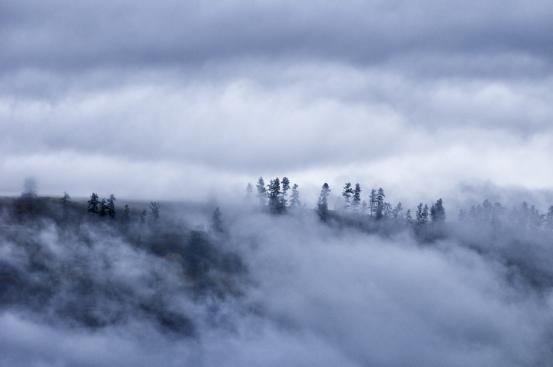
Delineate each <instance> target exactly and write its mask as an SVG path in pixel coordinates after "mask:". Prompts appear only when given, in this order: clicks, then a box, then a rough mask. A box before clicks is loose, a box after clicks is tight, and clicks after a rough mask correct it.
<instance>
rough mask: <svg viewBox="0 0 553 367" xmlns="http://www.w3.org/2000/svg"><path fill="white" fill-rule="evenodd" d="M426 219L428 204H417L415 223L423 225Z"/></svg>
mask: <svg viewBox="0 0 553 367" xmlns="http://www.w3.org/2000/svg"><path fill="white" fill-rule="evenodd" d="M427 221H428V205H423V204H422V203H420V204H419V205H418V206H417V224H418V225H423V224H426V222H427Z"/></svg>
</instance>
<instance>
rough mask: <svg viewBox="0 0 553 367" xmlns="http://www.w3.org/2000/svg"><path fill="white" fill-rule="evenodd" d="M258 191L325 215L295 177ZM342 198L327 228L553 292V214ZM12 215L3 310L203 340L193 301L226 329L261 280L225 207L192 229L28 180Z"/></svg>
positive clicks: (282, 210)
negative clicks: (228, 314) (55, 194)
mask: <svg viewBox="0 0 553 367" xmlns="http://www.w3.org/2000/svg"><path fill="white" fill-rule="evenodd" d="M255 191H256V192H255V193H254V187H253V185H251V184H248V186H247V189H246V192H247V201H249V202H250V203H251V202H257V204H255V205H253V210H254V211H256V210H258V211H259V210H260V211H262V212H266V213H267V214H269V215H274V216H282V215H290V216H291V217H292V218H294V216H299V215H308V214H309V213H312V212H313V209H312V207H311V208H307V207H306V206H305V204H303V203H302V202H301V200H300V192H299V187H298V185H297V184H293V185H292V184H291V182H290V180H289V179H288V178H286V177H284V178H283V179H282V180H280V179H279V178H275V179H272V180H270V182H269V183H268V184H265V182H264V180H263V178H259V180H258V182H257V185H256V190H255ZM331 193H332V191H331V188H330V187H329V185H328V184H326V183H325V184H324V185H322V188H321V192H320V196H319V199H318V201H317V203H316V206H315V208H314V211H315V213H316V215H317V216H318V218H319V219H320V222H321V223H322V224H323V225H325V226H329V227H330V228H334V229H336V230H337V231H342V230H356V231H361V232H366V233H372V234H378V235H381V236H394V235H396V234H398V233H400V232H409V233H412V234H413V236H414V238H416V240H417V242H418V243H419V244H420V245H421V246H431V245H436V246H440V243H441V242H444V241H446V240H447V241H449V242H455V243H457V244H459V245H462V246H465V247H467V248H469V249H471V250H474V251H477V252H478V253H481V254H483V255H484V256H487V257H489V258H491V259H493V260H494V261H499V262H501V263H503V264H505V265H507V267H508V269H510V270H511V271H510V273H509V274H508V276H509V277H510V278H511V281H512V282H513V284H515V285H516V284H519V283H520V284H525V285H528V284H529V285H531V286H532V287H533V289H538V290H539V289H545V288H548V287H551V286H553V270H551V267H550V266H549V264H550V261H549V259H551V258H553V251H552V246H551V245H552V239H553V207H551V208H549V210H548V212H547V213H540V212H539V211H538V210H537V209H536V208H535V207H534V206H530V205H528V204H527V203H523V204H522V205H520V206H519V207H516V208H513V209H507V208H506V207H504V206H503V205H502V204H500V203H493V204H492V203H491V202H489V201H487V200H486V201H484V202H483V203H482V204H480V205H476V206H473V207H471V208H470V209H468V210H462V211H461V212H460V214H459V220H458V221H446V209H445V207H444V203H443V201H442V199H438V200H436V201H435V202H434V203H432V204H431V205H428V204H424V203H420V204H419V205H418V206H417V207H416V209H414V210H413V211H412V210H410V209H407V210H406V209H404V207H403V205H402V204H401V203H397V204H394V205H393V204H391V203H390V202H389V201H387V198H386V194H385V192H384V190H383V189H382V188H379V189H372V190H370V191H369V193H368V195H364V194H363V189H362V187H361V185H360V184H355V185H352V184H351V183H346V184H345V186H344V188H343V190H342V191H341V193H340V194H341V198H342V201H341V202H342V203H343V206H342V207H339V208H330V206H329V199H330V195H331ZM254 195H255V196H256V197H254ZM364 197H366V199H363V198H364ZM131 206H132V207H131ZM245 206H247V205H245ZM250 208H251V207H249V208H248V210H250ZM0 213H1V219H0V245H1V248H0V250H1V251H2V253H4V254H6V253H8V252H9V253H10V254H9V256H0V307H2V308H16V309H18V310H23V309H25V310H28V311H31V312H32V313H33V314H35V315H41V317H43V318H46V320H49V321H51V322H60V320H62V321H63V322H65V323H69V324H70V325H75V326H85V327H88V328H91V329H97V328H101V327H106V326H110V325H117V324H121V323H128V322H132V321H133V320H134V319H140V320H144V319H146V320H150V321H151V325H152V326H154V327H156V328H159V329H160V330H162V331H164V332H170V333H175V334H177V335H183V336H191V335H195V333H196V331H197V328H196V327H195V325H196V323H197V322H198V320H196V319H195V318H194V317H193V316H192V315H191V313H190V312H187V311H186V310H187V308H186V307H182V304H183V303H184V304H192V305H193V304H194V303H201V304H202V305H208V307H209V315H210V319H209V320H208V322H214V323H218V322H221V324H222V325H223V324H224V322H223V321H221V320H222V319H221V317H219V316H220V315H218V309H219V305H220V304H222V303H223V302H226V301H229V300H239V299H240V297H241V295H242V294H243V292H245V291H246V289H245V288H246V287H247V286H248V285H249V284H252V283H251V280H250V279H248V271H247V267H246V265H245V262H244V261H243V260H242V258H241V256H240V255H239V254H238V253H237V252H235V251H233V250H232V249H231V248H232V247H229V246H228V244H229V243H230V242H231V241H232V239H231V231H230V230H229V228H228V225H229V224H228V223H226V222H225V220H224V215H223V213H222V211H221V210H220V208H218V207H217V208H215V209H214V210H213V211H211V214H207V213H206V214H207V217H209V218H210V222H211V225H210V228H208V229H202V228H200V229H198V228H190V227H189V226H187V225H185V224H183V223H182V222H181V221H180V220H178V219H177V217H176V216H174V215H173V214H174V213H172V212H171V211H164V207H163V205H162V204H160V203H159V202H151V203H149V204H145V203H127V204H125V205H117V199H116V197H115V196H114V195H110V196H109V197H107V198H100V197H99V196H98V195H97V194H96V193H93V194H92V195H91V196H90V198H89V199H88V200H87V201H86V202H85V201H78V200H72V199H71V197H70V196H69V195H68V194H67V193H65V194H64V195H63V196H62V197H61V198H49V197H39V196H38V195H37V194H36V188H35V187H34V184H32V183H27V184H26V187H25V191H24V193H23V194H22V195H21V196H20V197H17V198H4V199H1V200H0ZM127 257H129V258H132V261H129V263H128V264H129V265H130V267H131V268H128V267H125V265H124V264H125V262H126V258H127ZM122 264H123V265H122ZM127 274H130V275H127ZM129 277H130V278H129ZM211 316H212V317H211ZM214 320H215V321H214ZM217 320H218V321H217ZM202 322H205V320H203V321H202Z"/></svg>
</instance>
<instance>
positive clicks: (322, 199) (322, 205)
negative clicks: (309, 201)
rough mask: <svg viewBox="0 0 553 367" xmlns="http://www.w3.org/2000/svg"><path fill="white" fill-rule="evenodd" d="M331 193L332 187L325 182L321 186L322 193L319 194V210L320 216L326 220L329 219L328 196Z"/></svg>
mask: <svg viewBox="0 0 553 367" xmlns="http://www.w3.org/2000/svg"><path fill="white" fill-rule="evenodd" d="M329 195H330V187H329V186H328V184H327V183H326V182H325V183H324V184H323V186H322V188H321V194H320V195H319V201H318V202H317V212H318V213H319V217H320V218H321V219H322V220H323V221H326V220H327V219H328V196H329Z"/></svg>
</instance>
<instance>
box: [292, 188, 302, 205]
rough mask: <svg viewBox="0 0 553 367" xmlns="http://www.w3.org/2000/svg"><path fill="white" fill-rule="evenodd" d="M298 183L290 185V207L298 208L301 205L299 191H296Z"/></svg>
mask: <svg viewBox="0 0 553 367" xmlns="http://www.w3.org/2000/svg"><path fill="white" fill-rule="evenodd" d="M298 187H299V186H298V185H297V184H294V186H292V197H291V199H290V207H292V208H298V207H299V206H300V205H301V202H300V192H299V191H298Z"/></svg>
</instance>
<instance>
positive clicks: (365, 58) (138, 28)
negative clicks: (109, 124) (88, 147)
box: [0, 0, 553, 74]
mask: <svg viewBox="0 0 553 367" xmlns="http://www.w3.org/2000/svg"><path fill="white" fill-rule="evenodd" d="M0 11H1V13H2V15H0V16H1V18H0V19H1V21H2V26H0V32H1V33H0V43H1V44H0V46H1V47H2V50H3V54H4V56H3V58H2V61H1V67H2V70H3V71H4V72H13V71H14V70H18V69H22V68H39V69H43V68H45V69H50V70H56V71H58V72H62V71H65V70H67V71H69V70H73V71H81V70H85V69H91V68H92V69H95V68H99V67H107V68H109V67H117V68H119V67H124V68H127V67H138V68H156V67H159V66H164V65H165V66H169V65H188V64H202V63H206V62H226V61H228V60H229V59H233V58H249V57H253V58H266V59H273V58H280V59H288V58H295V59H297V58H306V59H315V60H317V59H327V60H329V59H330V60H334V61H339V62H353V63H358V64H365V65H371V64H379V63H385V62H400V61H401V60H403V59H404V58H406V57H407V58H412V57H413V56H415V57H416V58H417V59H424V58H425V57H429V58H430V60H428V63H429V64H434V67H439V68H440V67H441V68H448V69H451V70H455V67H456V66H457V65H449V66H448V63H451V60H452V59H451V56H452V55H455V56H456V57H457V63H461V64H466V63H472V60H473V58H475V57H476V58H479V59H480V62H479V63H478V64H479V65H474V63H472V65H471V69H474V70H475V71H489V72H497V69H496V68H494V69H493V70H490V68H489V66H488V64H489V60H493V59H494V58H497V56H498V55H503V57H506V58H512V57H514V56H518V57H521V56H524V57H525V58H526V62H527V63H531V64H532V65H534V66H536V67H537V69H538V70H539V69H544V68H545V67H547V68H548V67H549V64H550V61H551V42H550V39H549V34H551V31H552V30H553V26H552V25H551V22H550V19H551V17H552V13H553V10H552V9H551V7H550V6H549V5H548V3H547V2H545V1H540V2H537V1H534V2H530V3H529V2H523V1H516V2H513V3H510V4H509V6H508V7H507V6H503V3H501V2H497V1H492V2H486V3H482V2H478V1H454V2H447V3H444V2H440V1H426V2H423V3H418V2H417V3H416V4H415V3H413V2H408V1H393V2H389V1H386V2H384V1H366V2H362V1H354V0H350V1H345V2H339V3H334V4H331V3H328V2H323V1H316V0H310V1H305V2H301V3H298V2H292V1H280V2H273V1H246V2H244V1H225V2H217V3H209V4H208V3H205V2H199V1H188V2H180V1H163V2H156V3H155V4H153V3H136V2H134V1H115V2H113V1H100V2H82V1H77V2H75V1H51V2H47V3H46V2H40V3H36V2H32V1H17V2H7V1H3V2H2V3H1V4H0ZM442 58H445V59H446V60H445V62H444V63H441V62H440V60H441V59H442ZM454 64H455V63H454ZM416 66H417V65H415V67H416ZM405 67H409V66H407V65H406V66H405ZM503 68H504V71H505V72H506V73H520V72H522V73H524V74H526V70H525V68H524V67H522V68H520V67H517V66H516V65H512V64H511V65H508V64H506V65H503ZM457 69H459V68H458V66H457ZM533 72H535V70H533Z"/></svg>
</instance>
